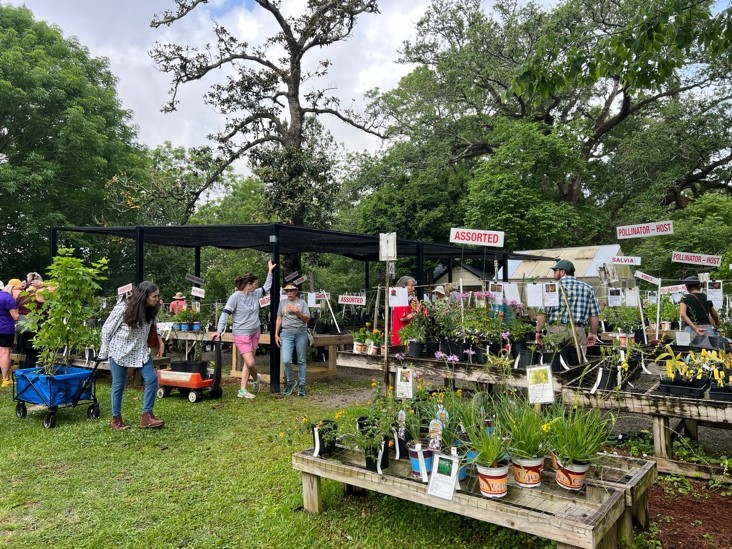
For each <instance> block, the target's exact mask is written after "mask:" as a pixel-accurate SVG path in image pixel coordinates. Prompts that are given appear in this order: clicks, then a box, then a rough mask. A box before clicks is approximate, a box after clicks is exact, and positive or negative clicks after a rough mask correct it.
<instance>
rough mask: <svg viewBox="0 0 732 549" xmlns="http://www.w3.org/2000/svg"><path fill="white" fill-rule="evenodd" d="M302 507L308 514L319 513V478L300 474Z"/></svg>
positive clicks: (308, 474)
mask: <svg viewBox="0 0 732 549" xmlns="http://www.w3.org/2000/svg"><path fill="white" fill-rule="evenodd" d="M302 506H303V508H304V509H305V511H307V512H308V513H320V512H321V511H322V510H323V501H322V499H321V498H320V477H319V476H318V475H313V474H310V473H305V472H304V471H303V473H302Z"/></svg>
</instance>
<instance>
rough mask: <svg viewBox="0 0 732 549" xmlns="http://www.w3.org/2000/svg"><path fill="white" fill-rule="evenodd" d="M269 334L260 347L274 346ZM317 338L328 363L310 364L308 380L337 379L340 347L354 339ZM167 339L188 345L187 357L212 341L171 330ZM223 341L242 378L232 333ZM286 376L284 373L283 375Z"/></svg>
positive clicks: (234, 373) (236, 373) (233, 373)
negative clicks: (325, 352)
mask: <svg viewBox="0 0 732 549" xmlns="http://www.w3.org/2000/svg"><path fill="white" fill-rule="evenodd" d="M270 335H271V334H270V333H269V332H264V333H262V335H261V336H260V337H259V344H260V345H272V344H273V343H274V342H273V341H272V338H271V337H270ZM313 335H314V337H315V345H314V346H315V347H327V348H328V363H327V364H326V365H325V366H320V365H319V364H318V363H317V362H308V372H307V374H308V378H309V379H311V380H316V379H317V380H324V379H336V377H337V373H336V354H337V351H338V346H339V345H351V344H353V337H352V336H351V334H350V333H343V334H337V335H329V334H313ZM166 336H167V337H166V339H173V340H176V341H184V342H185V345H186V351H185V352H186V356H189V355H192V354H193V348H194V345H196V344H201V343H203V342H206V341H211V336H210V335H209V334H208V333H205V332H182V331H173V330H171V331H170V332H169V333H168V334H166ZM221 340H222V341H224V342H225V343H231V344H232V352H231V374H230V375H231V376H232V377H239V378H240V377H241V367H240V364H239V361H240V355H239V352H238V351H237V350H236V348H235V347H234V337H233V336H232V335H231V332H225V333H224V334H223V335H222V337H221ZM293 367H294V366H293ZM283 375H284V373H283ZM261 376H262V380H263V381H265V382H267V383H268V382H269V374H265V373H262V374H261Z"/></svg>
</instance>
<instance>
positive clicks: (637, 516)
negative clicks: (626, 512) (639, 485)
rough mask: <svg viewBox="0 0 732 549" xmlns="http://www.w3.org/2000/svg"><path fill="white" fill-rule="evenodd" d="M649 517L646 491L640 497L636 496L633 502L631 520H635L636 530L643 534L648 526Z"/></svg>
mask: <svg viewBox="0 0 732 549" xmlns="http://www.w3.org/2000/svg"><path fill="white" fill-rule="evenodd" d="M649 516H650V513H649V509H648V490H646V491H645V492H644V493H643V494H642V495H640V496H639V495H637V494H636V499H635V500H634V501H633V519H634V520H635V526H636V527H637V528H638V530H640V531H642V532H645V531H646V530H648V527H649V526H650V521H649V520H648V517H649Z"/></svg>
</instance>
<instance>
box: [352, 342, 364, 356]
mask: <svg viewBox="0 0 732 549" xmlns="http://www.w3.org/2000/svg"><path fill="white" fill-rule="evenodd" d="M353 352H354V353H359V354H360V353H364V352H366V345H365V344H364V343H363V342H362V341H354V342H353Z"/></svg>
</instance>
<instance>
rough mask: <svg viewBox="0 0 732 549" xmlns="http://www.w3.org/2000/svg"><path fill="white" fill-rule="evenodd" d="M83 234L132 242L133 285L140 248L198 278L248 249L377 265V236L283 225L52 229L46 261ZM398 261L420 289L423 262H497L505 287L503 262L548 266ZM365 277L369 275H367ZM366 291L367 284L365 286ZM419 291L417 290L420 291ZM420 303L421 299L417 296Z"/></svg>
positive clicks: (400, 251) (430, 246)
mask: <svg viewBox="0 0 732 549" xmlns="http://www.w3.org/2000/svg"><path fill="white" fill-rule="evenodd" d="M64 232H72V233H87V234H95V235H108V236H115V237H121V238H129V239H131V240H134V241H135V283H136V284H139V283H140V282H142V281H143V280H144V272H145V263H144V253H143V252H144V249H145V244H155V245H158V246H175V247H179V248H193V249H194V252H195V269H194V271H195V273H194V274H195V275H196V276H200V274H201V248H202V247H204V246H212V247H215V248H222V249H229V250H233V249H242V248H249V249H254V250H259V251H261V252H265V253H269V254H270V255H271V257H272V261H273V262H274V263H277V264H278V265H279V262H280V255H290V254H299V253H304V252H311V253H331V254H336V255H342V256H345V257H349V258H351V259H355V260H357V261H365V262H369V261H378V260H379V236H378V235H376V236H374V235H364V234H357V233H346V232H340V231H331V230H326V229H313V228H310V227H300V226H295V225H287V224H284V223H259V224H252V225H177V226H127V227H52V228H51V258H52V259H53V257H55V256H56V253H57V252H58V236H59V234H60V233H64ZM397 257H399V258H404V257H414V258H415V260H416V264H417V265H416V271H417V273H416V277H415V278H416V279H417V284H418V285H420V286H421V285H423V284H424V260H425V258H427V257H428V258H435V259H443V260H445V261H447V262H449V263H451V262H452V260H453V259H455V258H460V259H466V258H472V259H481V260H490V261H498V262H499V263H500V264H501V266H502V267H503V274H504V275H503V279H504V281H505V282H508V278H507V277H508V269H507V266H508V260H509V259H511V260H534V261H553V260H554V258H548V257H543V256H538V255H529V254H515V253H509V252H507V251H505V250H501V249H486V248H484V247H480V248H463V247H460V246H453V245H452V244H438V243H435V242H424V241H421V240H407V239H403V238H399V239H397ZM366 272H367V273H368V269H366ZM279 279H280V277H279V266H278V267H277V268H276V269H275V273H274V276H273V281H272V289H271V295H272V298H271V303H270V307H271V310H273V311H276V310H277V308H278V307H279V297H280V280H279ZM367 286H368V283H367ZM420 291H421V290H420ZM420 297H421V296H420ZM275 316H276V315H270V326H269V329H270V333H274V327H275V321H276V319H275ZM270 347H271V350H270V364H269V368H270V387H271V390H272V392H279V390H280V387H279V386H280V381H279V378H280V352H279V348H278V347H277V346H275V345H271V346H270Z"/></svg>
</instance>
